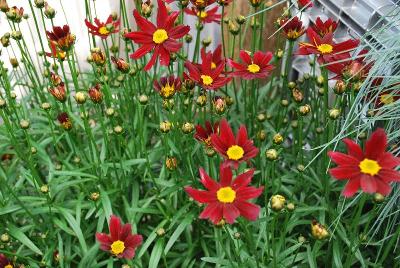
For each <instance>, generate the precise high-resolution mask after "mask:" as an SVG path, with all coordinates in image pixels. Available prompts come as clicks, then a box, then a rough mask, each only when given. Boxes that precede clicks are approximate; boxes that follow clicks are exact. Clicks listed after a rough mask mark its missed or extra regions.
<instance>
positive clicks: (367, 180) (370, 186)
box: [360, 174, 377, 193]
mask: <svg viewBox="0 0 400 268" xmlns="http://www.w3.org/2000/svg"><path fill="white" fill-rule="evenodd" d="M376 180H377V178H375V177H373V176H370V175H367V174H363V175H362V176H361V179H360V184H361V189H362V190H363V191H364V192H366V193H375V192H376V189H377V185H376Z"/></svg>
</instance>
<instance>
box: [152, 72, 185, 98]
mask: <svg viewBox="0 0 400 268" xmlns="http://www.w3.org/2000/svg"><path fill="white" fill-rule="evenodd" d="M181 84H182V83H181V79H179V77H176V78H175V76H173V75H171V76H169V77H166V76H164V77H161V78H160V82H158V81H154V83H153V85H154V88H155V90H156V91H158V93H159V94H160V96H161V97H162V98H163V99H170V98H172V97H173V96H174V95H175V93H176V92H177V91H179V90H180V89H181Z"/></svg>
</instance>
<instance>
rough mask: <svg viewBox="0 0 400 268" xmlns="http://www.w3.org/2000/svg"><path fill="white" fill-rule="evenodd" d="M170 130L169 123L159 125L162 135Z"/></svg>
mask: <svg viewBox="0 0 400 268" xmlns="http://www.w3.org/2000/svg"><path fill="white" fill-rule="evenodd" d="M171 128H172V124H171V122H169V121H163V122H161V123H160V131H161V132H162V133H168V132H169V131H170V130H171Z"/></svg>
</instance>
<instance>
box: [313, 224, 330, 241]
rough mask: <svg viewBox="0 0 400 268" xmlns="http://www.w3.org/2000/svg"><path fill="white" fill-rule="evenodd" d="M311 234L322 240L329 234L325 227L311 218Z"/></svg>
mask: <svg viewBox="0 0 400 268" xmlns="http://www.w3.org/2000/svg"><path fill="white" fill-rule="evenodd" d="M311 234H312V236H313V237H314V238H315V239H317V240H323V239H325V238H327V237H328V236H329V232H328V230H327V229H326V227H325V226H324V225H322V224H320V223H319V222H317V221H316V220H313V221H312V223H311Z"/></svg>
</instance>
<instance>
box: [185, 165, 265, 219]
mask: <svg viewBox="0 0 400 268" xmlns="http://www.w3.org/2000/svg"><path fill="white" fill-rule="evenodd" d="M199 171H200V182H201V183H202V184H203V185H204V187H205V188H206V189H207V190H206V191H202V190H197V189H194V188H192V187H190V186H188V187H185V191H186V192H187V193H188V194H189V195H190V196H191V197H192V198H193V199H194V200H196V201H198V202H200V203H203V204H207V206H206V208H205V209H204V210H203V212H202V213H201V214H200V216H199V218H200V219H210V220H211V222H212V223H214V224H218V223H221V221H226V222H228V223H229V224H233V223H234V222H235V220H236V218H237V217H239V216H240V215H241V216H243V217H245V218H246V219H248V220H250V221H255V220H256V219H257V217H258V215H259V213H260V207H259V206H257V205H255V204H253V203H250V202H248V200H249V199H253V198H257V197H258V196H260V195H261V194H262V192H263V190H264V187H260V188H256V187H252V186H248V185H249V183H250V182H251V179H252V177H253V174H254V169H251V170H249V171H247V172H245V173H242V174H240V175H238V176H237V177H236V178H235V179H234V180H233V181H232V170H231V168H230V167H229V166H226V165H224V164H221V165H220V182H216V181H215V180H214V179H212V178H211V177H210V176H209V175H208V174H207V173H206V172H205V171H204V169H202V168H200V170H199Z"/></svg>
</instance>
